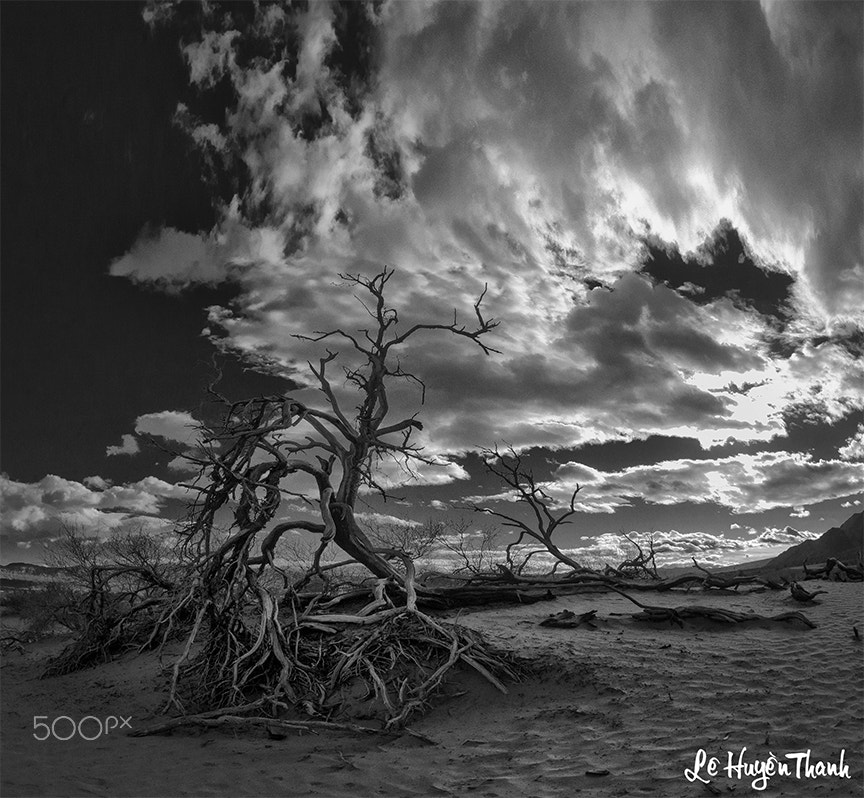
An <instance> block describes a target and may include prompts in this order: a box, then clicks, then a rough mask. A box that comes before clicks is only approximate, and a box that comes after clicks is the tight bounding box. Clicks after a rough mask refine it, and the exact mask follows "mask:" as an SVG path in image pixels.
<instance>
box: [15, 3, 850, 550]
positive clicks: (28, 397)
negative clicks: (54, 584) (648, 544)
mask: <svg viewBox="0 0 864 798" xmlns="http://www.w3.org/2000/svg"><path fill="white" fill-rule="evenodd" d="M2 17H3V23H4V24H3V26H2V31H3V34H2V35H3V42H2V67H3V69H2V81H3V87H2V90H3V97H4V107H3V116H2V136H3V145H4V146H3V150H2V181H3V191H2V214H3V222H4V225H3V231H4V235H3V239H2V261H3V283H4V285H3V288H4V290H3V296H2V302H3V313H2V326H3V330H2V332H3V335H2V367H3V382H2V399H3V403H2V413H3V418H2V422H3V427H2V434H3V461H2V469H3V476H2V478H0V479H2V482H0V491H2V496H3V508H2V558H3V561H4V562H6V561H9V560H16V559H17V560H20V559H25V560H38V559H39V558H40V557H41V556H42V553H43V552H44V547H45V546H46V545H47V546H50V545H51V541H52V539H53V538H55V537H56V536H57V533H58V528H59V526H60V524H61V522H66V523H70V524H73V525H76V526H78V527H79V528H82V529H85V530H89V531H92V532H93V533H94V534H100V535H107V534H112V533H116V532H117V531H118V530H123V529H128V528H134V527H136V526H138V525H140V524H144V525H145V526H147V527H148V528H153V529H158V528H161V527H163V526H164V525H166V524H168V523H169V522H170V519H172V518H174V517H176V516H177V515H178V514H179V513H180V512H181V511H182V508H183V501H184V500H185V498H186V491H185V489H184V488H183V487H182V486H181V485H180V483H182V482H184V481H185V480H186V479H188V478H189V475H188V474H186V473H185V472H184V471H183V464H182V461H181V460H179V459H178V458H176V457H174V456H173V455H172V454H171V453H170V452H167V451H165V450H166V449H173V450H175V451H177V452H182V451H183V450H184V448H188V447H189V446H191V445H194V433H193V431H192V429H191V428H190V426H189V425H190V424H194V423H195V421H196V419H200V418H202V416H203V415H204V414H206V412H207V411H206V408H205V406H204V398H205V397H204V388H205V386H206V384H207V382H208V380H209V379H210V377H211V376H212V362H213V357H214V355H216V356H217V360H218V362H219V363H221V368H222V369H223V371H224V377H223V382H222V384H221V387H222V389H223V391H224V392H226V393H229V394H231V395H232V396H236V397H240V396H243V395H252V394H256V393H259V392H261V391H267V392H274V391H285V390H287V389H288V388H289V387H290V386H292V385H299V386H300V391H301V394H302V392H303V391H304V388H303V387H302V386H303V385H304V384H306V382H307V375H306V372H305V366H304V364H305V362H306V360H307V358H309V357H310V356H313V355H314V354H315V350H314V348H313V347H312V346H311V345H310V344H307V343H303V342H300V341H298V340H297V339H296V338H293V337H292V335H293V334H295V333H308V332H310V331H313V330H322V329H330V328H333V327H336V326H340V327H343V328H346V329H348V328H351V329H355V330H356V329H362V328H363V327H364V326H366V319H367V317H366V316H365V311H364V310H363V308H362V307H361V306H360V305H359V304H358V303H357V302H356V300H355V299H354V298H353V296H352V292H351V290H350V288H349V287H347V286H346V285H345V283H344V281H343V280H340V278H339V276H338V275H339V274H340V273H344V272H356V273H362V274H366V275H370V276H371V275H372V274H374V273H375V272H376V271H378V270H379V269H380V268H381V266H382V265H384V264H387V265H390V266H393V267H395V269H396V273H395V276H394V277H393V279H392V280H391V281H390V284H389V288H390V292H389V294H388V297H389V300H390V302H391V304H392V305H393V306H395V307H397V308H399V310H400V319H402V324H404V325H405V326H406V327H407V326H408V325H409V324H410V323H411V322H412V321H421V322H423V321H426V322H429V321H448V322H449V320H450V319H452V314H453V312H454V310H455V311H456V312H457V314H458V316H459V317H460V318H465V319H469V318H471V316H472V314H473V310H472V307H471V306H472V304H473V302H474V301H475V300H476V298H477V296H478V295H479V294H480V293H481V292H482V291H483V289H484V286H485V287H487V292H486V295H485V298H484V304H483V306H484V308H485V310H486V312H487V313H488V314H489V315H491V316H494V317H495V318H496V319H498V320H499V321H500V325H499V327H498V328H497V329H496V330H495V331H494V333H493V334H492V335H490V337H489V339H488V343H489V345H490V346H493V347H495V349H497V350H499V353H498V354H492V355H489V356H486V355H484V354H483V352H482V351H480V350H479V349H478V348H476V347H472V346H471V345H470V342H467V341H465V340H464V339H463V340H460V339H458V338H452V339H447V338H446V337H441V336H438V337H435V336H427V337H418V338H417V339H416V340H415V341H414V343H412V345H411V346H410V348H408V349H406V351H405V352H404V354H403V358H404V361H405V363H406V364H409V363H410V367H411V370H412V371H413V372H414V373H416V374H418V375H419V376H421V377H422V378H423V380H424V381H425V382H426V384H427V386H428V389H427V392H426V401H425V405H424V406H423V408H422V413H421V419H422V420H423V423H424V431H423V439H422V443H423V444H424V445H425V447H426V452H427V453H428V454H430V455H435V456H437V457H438V458H439V459H440V461H441V462H442V466H441V467H440V468H437V469H433V468H428V469H426V468H424V469H422V470H421V471H420V473H419V475H418V478H417V479H415V480H414V481H413V482H408V483H404V484H399V483H400V481H403V482H404V480H400V478H399V475H398V474H397V473H395V472H394V473H392V474H391V475H390V477H391V479H392V481H393V483H394V497H395V498H394V499H392V500H391V501H389V502H388V503H386V504H382V503H381V502H380V501H379V500H377V499H376V500H373V499H372V498H371V497H367V499H366V501H367V504H366V505H364V507H363V511H364V512H366V513H368V514H369V517H370V518H371V517H374V514H375V513H377V514H381V515H387V516H393V517H396V518H400V519H403V520H405V521H409V522H422V521H425V520H427V519H433V520H443V519H446V518H448V517H452V516H453V515H455V514H459V512H460V511H459V510H458V508H459V506H460V505H462V504H465V503H466V502H479V503H483V504H488V505H491V506H495V507H497V508H499V509H502V510H503V511H507V509H508V507H510V506H511V505H510V504H509V499H510V497H509V496H508V495H507V494H506V493H504V492H502V489H501V486H500V485H498V484H496V483H495V482H494V480H492V479H490V478H489V476H488V475H486V474H484V470H483V466H482V461H481V459H480V457H479V456H478V454H477V452H478V451H479V450H480V449H481V448H482V447H491V446H493V445H495V444H498V445H502V446H503V445H510V446H513V447H514V448H515V449H517V450H519V451H520V452H523V453H524V455H525V458H526V461H527V462H529V463H530V464H531V465H532V466H533V468H534V470H535V473H536V475H537V477H538V479H540V480H542V481H543V482H544V484H545V486H546V489H547V490H548V492H549V493H550V494H551V495H552V496H555V497H558V498H561V499H564V498H565V497H567V496H569V494H570V492H572V490H573V488H574V487H575V485H576V484H579V485H581V486H582V490H581V492H580V493H579V498H580V500H581V503H580V505H579V509H580V512H579V513H578V514H577V515H576V517H575V519H574V523H573V524H572V525H571V526H570V527H569V528H567V529H565V530H562V533H561V535H562V537H561V545H562V546H564V547H575V548H583V549H585V550H587V551H588V552H591V553H594V554H597V553H598V552H601V553H602V552H607V553H609V556H610V557H611V558H612V559H615V556H617V550H616V547H618V545H619V542H620V541H619V539H618V538H617V533H619V532H621V531H628V532H629V531H631V530H632V531H636V532H638V533H641V534H649V533H654V534H655V537H656V539H657V541H658V543H659V544H660V545H659V548H660V549H661V550H662V551H663V552H664V553H665V554H666V558H667V561H670V562H671V561H674V560H675V559H680V558H682V557H683V558H685V559H686V558H688V557H690V556H691V555H695V556H697V557H699V558H700V559H701V560H704V561H705V562H721V561H731V560H743V559H745V558H748V557H749V558H760V557H764V556H768V555H770V554H772V553H774V552H776V551H778V550H780V549H782V548H785V547H787V546H788V545H790V544H792V543H795V542H799V541H800V540H801V539H802V538H804V537H807V536H808V535H816V534H820V533H821V532H824V531H825V530H826V529H827V528H828V527H830V526H833V525H839V524H840V523H841V522H842V521H844V520H845V519H846V518H847V517H848V516H849V515H850V514H851V513H853V512H856V511H857V510H859V509H860V502H861V498H860V494H861V490H862V485H864V464H862V460H864V416H862V409H864V374H862V371H864V369H862V355H864V316H862V311H861V307H862V299H864V296H862V294H864V263H862V249H864V228H862V218H864V202H862V178H864V169H862V144H864V142H862V130H864V128H862V96H864V94H862V22H864V20H862V6H861V4H860V3H840V2H818V3H806V2H796V3H789V2H772V1H771V0H764V2H761V3H759V2H741V3H727V2H717V3H713V2H699V3H696V2H675V3H670V4H663V3H637V2H621V3H618V2H603V3H587V2H586V3H581V2H580V3H577V2H554V3H543V2H531V3H528V2H513V3H505V2H494V3H488V4H484V3H476V2H447V3H419V2H416V3H414V2H412V3H396V2H384V3H374V4H370V5H363V4H360V3H357V4H353V3H347V4H331V3H325V2H312V3H310V4H309V7H308V9H305V10H292V9H290V8H288V9H285V8H282V7H280V6H277V5H274V6H270V5H265V4H261V6H260V7H259V8H258V9H257V11H256V9H255V7H254V6H252V5H251V4H229V5H226V6H222V5H220V4H218V3H214V4H211V5H210V6H208V7H207V8H206V9H202V8H200V7H197V6H191V5H187V4H184V5H182V6H175V5H171V4H169V5H160V6H151V7H144V6H139V5H136V4H132V3H98V4H97V3H87V4H32V3H14V2H9V3H4V4H3V7H2ZM343 357H347V355H344V356H343ZM305 395H309V391H306V394H305ZM418 401H419V395H417V394H416V393H412V392H410V391H407V390H404V391H401V390H400V391H398V392H397V393H396V395H395V396H394V403H395V404H396V405H397V406H398V407H400V408H414V406H416V404H417V402H418ZM148 440H150V441H152V440H155V441H157V442H161V443H162V444H163V446H162V448H160V447H154V446H152V445H150V444H148V443H147V441H148Z"/></svg>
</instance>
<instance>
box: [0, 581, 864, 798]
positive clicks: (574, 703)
mask: <svg viewBox="0 0 864 798" xmlns="http://www.w3.org/2000/svg"><path fill="white" fill-rule="evenodd" d="M812 584H815V583H811V584H810V585H808V587H810V586H812ZM818 586H819V587H820V588H825V589H827V590H828V593H827V594H826V595H823V596H820V599H821V602H820V603H819V604H814V605H812V606H809V607H808V606H802V605H796V604H794V603H793V602H792V600H791V599H790V598H789V594H788V592H787V591H782V592H781V591H777V592H772V591H769V592H765V593H750V594H745V593H742V594H741V595H719V594H706V593H701V592H693V593H690V594H680V593H679V594H675V595H670V594H668V593H667V594H659V595H655V594H642V595H641V597H640V598H641V600H643V601H648V602H650V603H652V604H663V605H665V606H679V605H682V604H685V603H689V604H698V605H703V606H704V605H711V606H720V607H724V608H728V609H734V610H740V611H745V610H753V611H755V612H757V613H759V614H763V615H773V614H776V613H780V612H784V611H787V610H793V609H794V610H802V611H803V612H805V614H807V615H808V616H809V617H810V618H811V619H812V620H813V621H815V622H816V623H817V624H818V627H817V628H816V629H807V628H806V627H804V626H803V625H800V624H798V623H794V624H787V623H778V624H773V625H766V624H755V625H751V624H747V625H741V626H735V627H725V626H718V625H711V626H710V628H709V626H708V624H707V623H690V624H689V625H687V626H685V628H684V629H679V628H677V627H670V626H669V625H665V624H664V625H663V626H655V625H649V624H647V623H641V622H635V621H633V620H632V619H631V618H629V615H628V616H616V615H613V614H614V613H628V614H629V613H631V612H633V611H636V610H637V608H636V607H634V606H633V605H632V604H630V603H629V602H627V601H626V599H624V598H623V597H620V596H617V595H610V594H603V595H581V596H572V597H568V598H561V599H558V600H557V601H554V602H542V603H539V604H533V605H530V606H520V607H505V608H496V609H491V610H484V611H477V612H471V613H467V612H466V613H462V614H461V615H460V616H459V618H458V620H459V622H460V623H464V624H465V625H467V626H471V627H473V628H476V629H480V630H482V631H484V632H485V633H486V634H487V635H488V636H489V637H490V638H492V639H493V640H495V641H497V642H498V643H499V644H500V645H501V646H504V647H506V648H509V649H513V650H516V651H518V652H520V653H521V654H522V655H524V656H528V657H530V658H531V659H532V660H533V661H535V662H536V663H537V664H538V665H539V667H540V669H541V672H540V674H539V675H537V676H535V677H531V678H529V679H526V680H525V681H524V682H522V683H520V684H517V685H513V686H512V687H511V688H510V691H509V694H508V695H506V696H505V695H502V694H500V693H498V692H496V691H495V690H494V688H492V687H491V686H490V685H488V684H487V683H485V682H482V681H480V680H479V679H478V680H477V681H474V680H472V679H468V678H467V677H466V679H465V680H464V681H463V682H462V683H460V684H454V685H452V686H451V688H450V691H451V693H456V692H458V691H459V690H464V689H467V690H468V692H467V693H466V694H464V695H461V696H459V695H451V696H450V697H444V698H443V699H442V701H441V703H440V704H439V705H438V706H437V707H436V708H435V709H433V710H432V711H431V712H430V713H429V714H427V715H426V716H425V717H423V718H421V719H417V720H415V721H414V723H413V727H414V728H415V729H416V730H418V731H420V732H422V733H423V734H425V735H427V736H429V737H430V738H432V739H433V740H434V741H435V745H427V744H425V743H423V742H421V741H419V740H416V739H414V738H411V737H407V736H403V737H400V738H398V739H395V740H393V739H383V738H379V737H364V738H363V739H357V738H354V737H352V736H350V735H346V734H337V735H329V734H328V735H320V736H319V735H312V734H306V735H303V736H290V737H288V738H287V739H284V740H273V739H269V738H268V737H267V736H266V735H265V734H264V733H263V732H261V733H259V732H257V731H255V732H244V733H242V734H241V733H238V734H234V733H231V732H228V731H217V730H206V731H194V730H193V731H175V732H174V733H173V734H171V735H170V736H161V737H144V738H131V737H128V736H125V734H122V733H119V732H115V733H113V734H110V735H108V736H103V737H100V738H99V739H96V740H93V741H84V740H82V739H80V738H79V737H78V736H77V735H76V736H75V737H73V739H71V740H69V741H67V742H61V741H59V740H54V739H50V740H47V741H45V742H39V741H37V740H35V739H34V737H33V733H34V727H33V718H34V716H37V715H40V716H41V715H46V716H48V718H49V722H50V720H51V719H53V718H55V717H57V716H60V715H66V716H69V717H72V718H74V719H76V720H77V719H80V718H83V717H84V716H86V715H93V716H97V717H100V718H101V717H105V716H108V715H123V716H131V725H132V726H133V727H143V726H146V725H149V723H152V722H153V716H154V713H155V712H156V710H157V709H158V707H159V705H160V701H162V700H163V699H164V678H163V677H162V676H160V674H159V670H158V663H157V662H156V660H155V658H154V657H152V656H143V657H138V658H127V659H122V660H120V661H117V662H113V663H110V664H107V665H104V666H101V667H98V668H94V669H91V670H87V671H82V672H79V673H75V674H70V675H68V676H64V677H60V678H55V679H50V680H40V679H39V678H38V674H39V669H40V667H41V661H42V660H43V659H44V657H45V656H46V654H47V653H49V649H48V647H47V646H43V647H41V648H40V647H31V648H30V649H29V650H28V651H27V652H26V653H25V654H16V653H12V654H8V655H6V656H5V657H4V660H3V664H2V671H0V676H2V682H0V688H2V747H0V750H2V759H0V765H2V772H0V780H2V789H0V794H2V796H3V797H4V798H15V797H16V796H79V795H81V796H94V795H95V796H218V795H225V796H229V795H230V796H247V795H249V796H258V795H260V796H327V797H328V798H330V797H331V796H332V797H335V796H352V798H362V797H363V796H381V795H384V796H436V795H453V796H463V795H476V796H487V797H488V798H494V797H495V796H574V795H579V796H657V798H676V797H677V796H706V795H711V794H715V795H730V796H731V795H735V796H742V795H762V796H766V797H767V796H779V795H783V796H807V798H810V796H821V795H833V796H860V795H862V794H864V771H862V765H864V647H862V642H861V641H860V640H858V639H856V638H855V636H854V634H853V630H852V627H853V625H857V626H858V628H859V630H860V631H861V633H862V635H864V585H862V584H860V583H858V584H833V583H831V584H829V583H819V585H818ZM562 609H571V610H573V611H574V612H584V611H586V610H588V609H597V610H598V615H599V617H600V618H601V620H600V622H599V624H598V628H596V629H590V628H585V627H580V628H578V629H552V628H545V627H540V626H538V625H537V623H538V621H540V620H542V619H543V618H544V617H545V616H546V615H547V614H549V613H550V612H558V611H560V610H562ZM55 648H56V645H55ZM89 723H90V726H89V727H88V731H87V733H88V735H92V731H90V729H93V728H96V727H95V726H94V725H93V722H92V721H90V722H89ZM58 729H63V730H64V731H62V732H61V734H63V735H65V734H66V733H68V732H67V731H66V729H68V724H66V723H65V722H64V723H61V724H60V726H59V727H58ZM742 748H746V749H747V750H746V751H745V752H744V755H743V761H744V762H746V763H749V764H753V763H754V762H757V761H762V760H765V759H767V758H768V756H769V752H771V753H773V754H774V755H775V756H776V757H778V758H779V759H780V760H781V761H787V762H788V763H789V764H791V774H790V775H788V776H775V777H774V778H772V779H771V780H770V781H769V782H768V785H767V788H766V789H764V790H755V789H754V788H753V787H752V786H751V782H752V781H753V777H752V776H749V777H748V776H744V775H743V774H742V776H741V778H738V775H737V774H736V773H734V772H733V773H731V774H727V772H726V770H725V767H726V765H727V762H728V757H729V753H730V752H731V753H732V754H733V762H734V763H737V762H738V755H739V753H740V751H741V749H742ZM699 749H704V750H705V751H706V753H707V755H708V756H715V757H717V758H718V759H719V760H720V765H719V771H718V775H717V776H716V777H710V776H708V774H707V773H706V772H705V770H704V768H703V769H702V771H701V773H700V775H702V776H703V777H706V778H710V780H711V784H710V786H706V785H705V784H703V783H702V782H700V781H694V782H690V781H688V780H687V779H686V778H685V769H692V768H693V767H694V764H695V758H696V755H697V751H698V750H699ZM808 749H810V751H811V764H815V762H816V761H817V760H822V761H828V762H832V763H837V762H839V757H840V753H841V750H845V754H844V762H845V764H847V765H848V769H849V778H839V777H837V776H830V777H829V776H826V777H822V778H812V779H807V778H804V777H803V774H802V778H800V779H799V778H796V777H795V767H794V760H785V759H784V755H785V754H787V753H796V752H801V751H806V750H808ZM589 771H590V772H593V773H598V772H599V773H602V772H604V771H608V774H606V775H588V772H589ZM730 775H731V777H730Z"/></svg>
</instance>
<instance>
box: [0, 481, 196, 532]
mask: <svg viewBox="0 0 864 798" xmlns="http://www.w3.org/2000/svg"><path fill="white" fill-rule="evenodd" d="M85 482H86V483H87V484H82V483H80V482H75V481H73V480H68V479H63V478H62V477H58V476H54V475H51V474H49V475H48V476H46V477H43V478H42V479H41V480H39V482H35V483H23V482H15V481H13V480H11V479H9V478H8V477H6V476H5V475H3V476H0V497H2V511H0V533H2V536H3V539H4V543H5V542H17V541H33V540H49V539H51V538H56V537H57V536H58V534H59V532H60V530H61V527H62V526H63V525H67V526H70V527H74V528H76V529H79V530H81V531H83V532H85V533H87V534H100V535H104V534H107V533H109V532H112V531H116V530H118V529H138V528H146V529H155V528H162V527H165V526H169V525H170V523H171V522H170V521H168V520H166V519H164V518H162V517H160V513H161V512H162V511H163V509H164V507H165V503H166V501H168V500H175V501H187V500H188V498H189V491H188V490H187V489H185V488H182V487H179V486H177V485H172V484H170V483H168V482H164V481H163V480H160V479H156V478H155V477H147V478H145V479H142V480H139V481H138V482H133V483H130V484H127V485H111V484H110V483H109V482H107V481H106V480H103V479H101V478H99V477H89V478H88V479H87V480H85Z"/></svg>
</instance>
